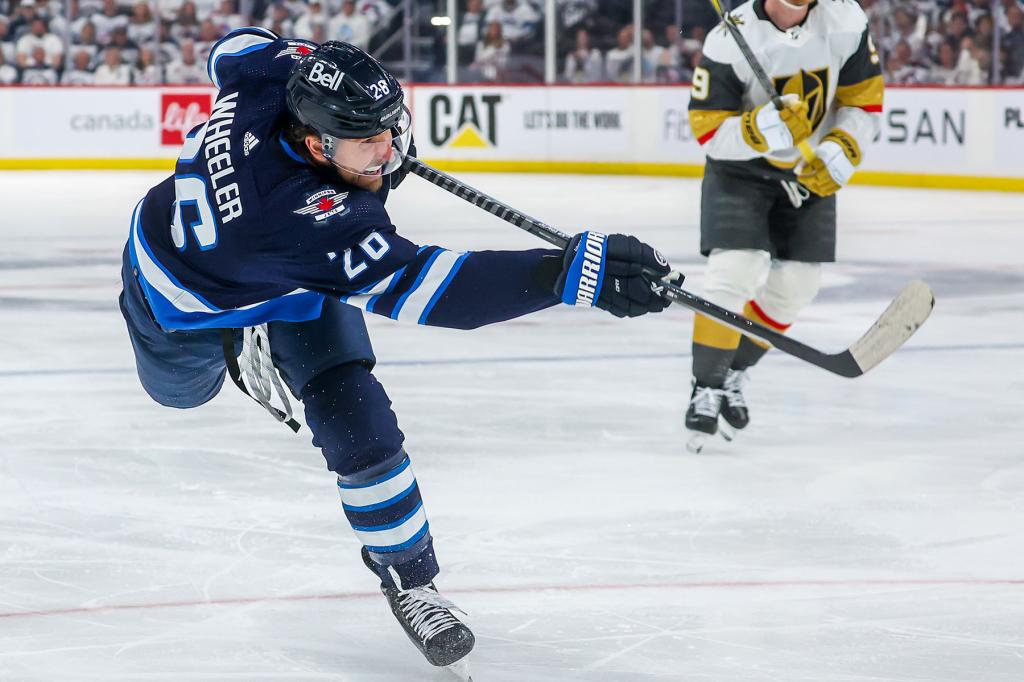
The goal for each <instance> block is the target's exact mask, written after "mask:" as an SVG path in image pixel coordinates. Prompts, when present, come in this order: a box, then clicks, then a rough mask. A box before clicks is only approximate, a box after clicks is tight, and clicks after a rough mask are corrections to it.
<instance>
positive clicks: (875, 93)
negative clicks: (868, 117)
mask: <svg viewBox="0 0 1024 682" xmlns="http://www.w3.org/2000/svg"><path fill="white" fill-rule="evenodd" d="M884 94H885V83H884V82H883V80H882V77H881V76H875V77H873V78H868V79H865V80H862V81H860V82H859V83H853V84H851V85H840V86H839V87H838V88H836V103H837V104H839V106H842V107H857V108H858V109H863V110H864V111H867V112H869V113H880V112H881V111H882V99H883V97H884Z"/></svg>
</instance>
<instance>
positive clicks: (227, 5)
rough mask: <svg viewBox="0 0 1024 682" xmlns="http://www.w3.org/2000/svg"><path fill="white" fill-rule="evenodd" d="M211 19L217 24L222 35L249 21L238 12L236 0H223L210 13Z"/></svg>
mask: <svg viewBox="0 0 1024 682" xmlns="http://www.w3.org/2000/svg"><path fill="white" fill-rule="evenodd" d="M210 20H211V21H213V23H214V24H216V25H217V30H218V31H220V33H221V35H226V34H228V33H230V32H231V31H233V30H235V29H236V28H241V27H242V26H246V25H247V24H248V23H249V22H248V21H247V20H246V18H245V17H243V16H242V15H241V14H239V13H238V5H237V3H236V2H235V0H221V2H220V4H219V5H217V9H215V10H214V11H213V12H212V13H211V14H210Z"/></svg>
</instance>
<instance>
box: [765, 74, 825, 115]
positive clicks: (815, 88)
mask: <svg viewBox="0 0 1024 682" xmlns="http://www.w3.org/2000/svg"><path fill="white" fill-rule="evenodd" d="M774 80H775V91H776V92H778V93H779V94H780V95H796V96H797V97H799V98H800V99H802V100H803V101H804V102H807V118H808V119H809V120H810V121H811V129H812V130H816V129H817V128H818V125H819V124H820V123H821V121H822V120H823V119H824V118H825V114H827V113H828V67H827V66H826V67H825V68H823V69H818V70H816V71H801V72H800V73H796V74H793V75H791V76H776V77H775V79H774Z"/></svg>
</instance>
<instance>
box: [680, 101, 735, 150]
mask: <svg viewBox="0 0 1024 682" xmlns="http://www.w3.org/2000/svg"><path fill="white" fill-rule="evenodd" d="M739 113H740V112H738V111H724V110H716V109H691V110H690V128H691V129H692V130H693V134H694V137H696V138H697V142H699V143H700V144H704V143H705V142H707V141H708V140H710V139H711V138H712V137H714V135H715V133H717V132H718V129H719V128H720V127H722V124H723V123H725V121H726V120H728V119H729V118H731V117H733V116H738V115H739Z"/></svg>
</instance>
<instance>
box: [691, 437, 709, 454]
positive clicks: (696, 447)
mask: <svg viewBox="0 0 1024 682" xmlns="http://www.w3.org/2000/svg"><path fill="white" fill-rule="evenodd" d="M709 440H711V435H710V434H707V433H695V434H693V435H692V436H691V437H690V440H689V441H687V442H686V449H687V450H689V451H690V452H691V453H692V454H694V455H699V454H700V453H701V451H702V450H703V449H704V446H705V445H707V442H708V441H709Z"/></svg>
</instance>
